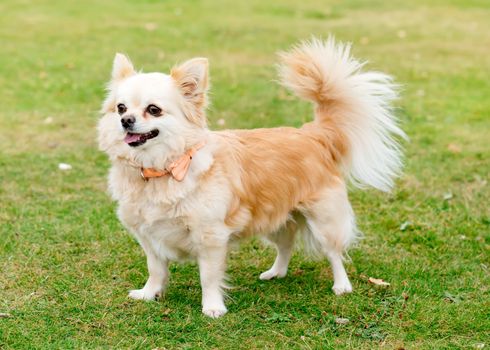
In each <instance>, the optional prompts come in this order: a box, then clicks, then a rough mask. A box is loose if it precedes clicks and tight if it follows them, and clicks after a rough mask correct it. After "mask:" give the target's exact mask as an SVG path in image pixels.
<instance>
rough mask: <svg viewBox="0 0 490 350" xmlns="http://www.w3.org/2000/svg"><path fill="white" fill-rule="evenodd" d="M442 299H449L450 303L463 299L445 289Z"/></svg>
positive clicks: (456, 302) (457, 302)
mask: <svg viewBox="0 0 490 350" xmlns="http://www.w3.org/2000/svg"><path fill="white" fill-rule="evenodd" d="M444 300H446V301H449V302H451V303H455V304H459V303H460V302H461V301H462V300H463V298H461V297H460V296H459V295H453V294H451V293H449V292H448V291H446V292H444Z"/></svg>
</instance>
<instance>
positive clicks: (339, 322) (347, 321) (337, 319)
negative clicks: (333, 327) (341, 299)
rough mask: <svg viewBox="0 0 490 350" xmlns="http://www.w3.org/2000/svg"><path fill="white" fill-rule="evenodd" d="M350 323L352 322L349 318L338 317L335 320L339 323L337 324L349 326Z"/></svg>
mask: <svg viewBox="0 0 490 350" xmlns="http://www.w3.org/2000/svg"><path fill="white" fill-rule="evenodd" d="M349 322H350V320H349V319H348V318H342V317H337V318H336V319H335V323H337V324H347V323H349Z"/></svg>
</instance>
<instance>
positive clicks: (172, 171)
mask: <svg viewBox="0 0 490 350" xmlns="http://www.w3.org/2000/svg"><path fill="white" fill-rule="evenodd" d="M204 144H205V143H204V142H201V143H198V144H197V145H196V146H194V147H192V148H191V149H189V150H188V151H187V152H185V153H184V155H183V156H182V157H180V158H179V159H177V160H176V161H175V162H172V163H171V164H170V165H169V166H168V167H167V168H166V169H163V170H158V169H154V168H141V172H140V174H141V177H142V178H143V180H145V181H148V180H149V179H152V178H155V177H162V176H166V175H172V177H173V178H174V179H175V180H177V181H182V180H184V177H185V175H186V174H187V170H189V166H190V165H191V160H192V157H194V154H196V152H197V151H198V150H200V149H201V148H202V147H204Z"/></svg>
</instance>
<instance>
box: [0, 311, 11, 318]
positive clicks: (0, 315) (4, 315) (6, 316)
mask: <svg viewBox="0 0 490 350" xmlns="http://www.w3.org/2000/svg"><path fill="white" fill-rule="evenodd" d="M9 317H11V315H10V314H8V313H6V312H0V318H9Z"/></svg>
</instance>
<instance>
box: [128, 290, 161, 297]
mask: <svg viewBox="0 0 490 350" xmlns="http://www.w3.org/2000/svg"><path fill="white" fill-rule="evenodd" d="M161 294H162V293H161V292H160V291H152V290H148V289H145V288H143V289H134V290H130V291H129V295H128V296H129V297H130V298H131V299H136V300H157V299H158V298H160V297H161Z"/></svg>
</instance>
